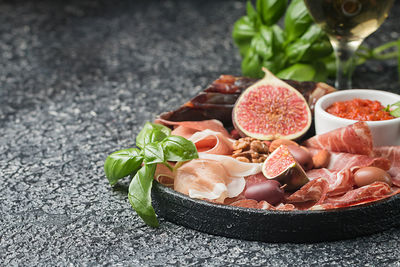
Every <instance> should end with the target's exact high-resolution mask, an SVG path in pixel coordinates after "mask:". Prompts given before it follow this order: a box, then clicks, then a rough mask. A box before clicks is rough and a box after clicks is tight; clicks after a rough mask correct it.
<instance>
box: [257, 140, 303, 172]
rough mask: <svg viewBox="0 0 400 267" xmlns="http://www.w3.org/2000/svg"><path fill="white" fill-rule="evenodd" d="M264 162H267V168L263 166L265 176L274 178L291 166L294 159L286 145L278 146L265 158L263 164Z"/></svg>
mask: <svg viewBox="0 0 400 267" xmlns="http://www.w3.org/2000/svg"><path fill="white" fill-rule="evenodd" d="M266 164H268V168H263V173H264V175H265V176H266V177H267V178H274V177H276V176H278V175H280V174H281V173H283V172H285V171H286V170H287V169H289V168H291V167H293V166H294V165H295V164H296V160H295V159H294V158H293V156H292V154H291V153H290V151H289V149H288V148H287V147H286V146H280V147H279V148H277V149H276V150H275V151H274V152H273V153H272V154H271V155H270V156H269V157H268V158H267V160H266V162H264V166H265V165H266Z"/></svg>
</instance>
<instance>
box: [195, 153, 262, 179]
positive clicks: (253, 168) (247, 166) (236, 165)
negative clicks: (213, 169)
mask: <svg viewBox="0 0 400 267" xmlns="http://www.w3.org/2000/svg"><path fill="white" fill-rule="evenodd" d="M199 159H207V160H215V161H218V162H220V163H221V164H223V165H224V167H225V169H226V171H227V172H228V174H229V175H231V176H236V177H237V176H240V177H246V176H250V175H254V174H258V173H261V167H262V163H247V162H242V161H239V160H237V159H235V158H232V157H229V156H224V155H214V154H208V153H199Z"/></svg>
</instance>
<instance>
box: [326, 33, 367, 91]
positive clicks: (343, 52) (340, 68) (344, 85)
mask: <svg viewBox="0 0 400 267" xmlns="http://www.w3.org/2000/svg"><path fill="white" fill-rule="evenodd" d="M331 43H332V47H333V50H334V52H335V56H336V81H335V87H336V88H337V89H350V88H351V76H352V74H353V70H354V54H355V52H356V50H357V48H358V47H359V46H360V44H361V43H362V40H360V41H352V42H343V41H338V40H331Z"/></svg>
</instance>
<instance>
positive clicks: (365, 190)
mask: <svg viewBox="0 0 400 267" xmlns="http://www.w3.org/2000/svg"><path fill="white" fill-rule="evenodd" d="M391 195H392V190H391V187H390V186H389V185H388V184H387V183H383V182H375V183H373V184H369V185H365V186H363V187H360V188H357V189H354V190H351V191H349V192H347V193H346V194H344V195H343V196H340V197H330V198H327V199H326V200H325V202H324V203H323V204H321V205H315V206H313V207H311V208H310V209H311V210H326V209H335V208H343V207H349V206H355V205H361V204H366V203H370V202H373V201H377V200H380V199H384V198H387V197H390V196H391Z"/></svg>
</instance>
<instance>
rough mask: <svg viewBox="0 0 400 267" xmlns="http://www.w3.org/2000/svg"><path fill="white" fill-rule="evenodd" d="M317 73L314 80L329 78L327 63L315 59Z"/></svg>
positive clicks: (319, 80)
mask: <svg viewBox="0 0 400 267" xmlns="http://www.w3.org/2000/svg"><path fill="white" fill-rule="evenodd" d="M312 65H313V67H314V70H315V75H314V77H313V78H312V81H314V82H324V81H326V79H327V78H328V70H327V68H326V66H325V64H324V63H323V62H321V61H315V62H314V63H313V64H312Z"/></svg>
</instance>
